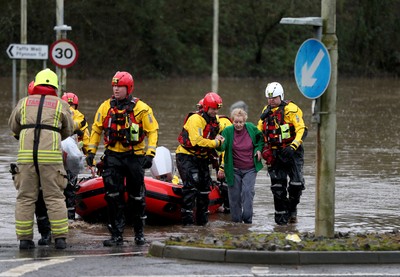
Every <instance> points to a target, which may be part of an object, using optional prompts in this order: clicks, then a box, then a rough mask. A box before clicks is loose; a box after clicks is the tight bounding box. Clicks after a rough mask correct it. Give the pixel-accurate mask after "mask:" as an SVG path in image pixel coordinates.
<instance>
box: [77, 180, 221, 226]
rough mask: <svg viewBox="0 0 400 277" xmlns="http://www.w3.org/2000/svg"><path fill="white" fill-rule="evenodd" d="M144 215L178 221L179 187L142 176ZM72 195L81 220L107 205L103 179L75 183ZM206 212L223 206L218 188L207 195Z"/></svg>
mask: <svg viewBox="0 0 400 277" xmlns="http://www.w3.org/2000/svg"><path fill="white" fill-rule="evenodd" d="M144 181H145V185H146V213H147V214H148V215H156V216H158V217H160V218H162V219H166V220H168V221H175V222H176V221H180V219H181V203H182V196H181V195H182V193H181V191H182V185H175V184H173V183H169V182H164V181H160V180H157V179H155V178H152V177H145V179H144ZM79 187H80V188H79V189H78V191H77V192H76V213H77V214H78V215H80V216H81V217H82V218H83V219H85V218H93V217H95V216H96V214H97V213H100V212H103V213H104V210H105V209H104V208H106V206H107V202H106V201H105V200H104V185H103V178H102V177H97V178H92V179H89V180H85V181H83V182H81V183H80V184H79ZM209 198H210V205H209V211H210V213H215V212H216V210H217V209H218V207H220V206H221V204H222V203H223V199H222V198H221V194H220V191H219V189H218V187H216V186H214V187H212V189H211V193H210V194H209Z"/></svg>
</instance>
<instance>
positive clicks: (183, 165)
mask: <svg viewBox="0 0 400 277" xmlns="http://www.w3.org/2000/svg"><path fill="white" fill-rule="evenodd" d="M221 107H222V99H221V97H220V96H219V95H218V94H216V93H214V92H209V93H207V94H206V95H205V97H204V99H203V109H202V111H198V112H195V113H191V114H189V115H188V116H187V117H186V120H185V123H184V126H183V129H182V132H181V133H180V135H179V137H178V141H179V143H180V145H179V146H178V148H177V149H176V157H175V158H176V166H177V168H178V171H179V175H180V176H181V179H182V182H183V188H182V199H183V204H182V210H181V212H182V223H183V225H192V224H194V223H196V224H197V225H206V224H207V222H208V204H209V202H210V201H209V198H208V195H209V193H210V186H211V185H212V180H211V176H210V169H209V165H210V155H209V153H210V151H215V148H217V147H219V146H221V144H222V142H223V141H224V138H223V137H222V136H221V135H219V133H220V132H221V131H222V128H221V126H220V122H219V120H218V116H217V114H218V110H219V109H220V108H221ZM195 206H196V220H195V219H194V217H193V209H194V207H195Z"/></svg>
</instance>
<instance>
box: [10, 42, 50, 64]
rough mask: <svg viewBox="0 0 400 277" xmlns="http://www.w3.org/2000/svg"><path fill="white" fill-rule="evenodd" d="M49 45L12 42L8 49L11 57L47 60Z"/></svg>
mask: <svg viewBox="0 0 400 277" xmlns="http://www.w3.org/2000/svg"><path fill="white" fill-rule="evenodd" d="M48 49H49V47H48V46H47V45H41V44H14V43H13V44H10V45H9V46H8V48H7V50H6V52H7V55H8V57H9V58H10V59H21V60H47V59H48V56H49V51H48Z"/></svg>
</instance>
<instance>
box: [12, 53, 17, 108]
mask: <svg viewBox="0 0 400 277" xmlns="http://www.w3.org/2000/svg"><path fill="white" fill-rule="evenodd" d="M16 104H17V60H15V59H13V60H12V107H15V105H16Z"/></svg>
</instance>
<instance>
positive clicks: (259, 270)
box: [251, 266, 399, 277]
mask: <svg viewBox="0 0 400 277" xmlns="http://www.w3.org/2000/svg"><path fill="white" fill-rule="evenodd" d="M251 273H253V275H254V276H260V277H261V276H264V277H292V276H300V277H302V276H307V277H308V276H310V277H314V276H315V277H333V276H335V277H347V276H352V277H353V276H359V277H364V276H365V277H373V276H376V277H380V276H382V277H398V276H399V274H391V273H367V272H366V273H361V272H360V273H357V272H356V273H298V272H293V273H272V272H270V271H269V268H268V267H257V266H254V267H252V268H251Z"/></svg>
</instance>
